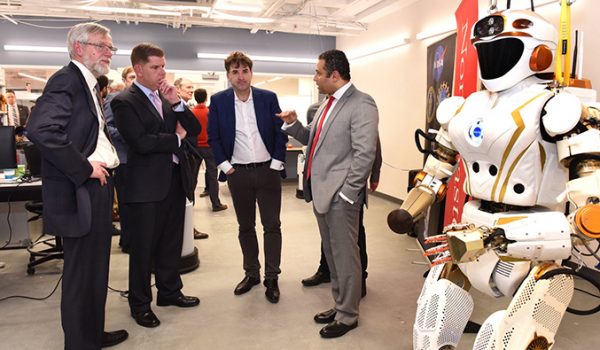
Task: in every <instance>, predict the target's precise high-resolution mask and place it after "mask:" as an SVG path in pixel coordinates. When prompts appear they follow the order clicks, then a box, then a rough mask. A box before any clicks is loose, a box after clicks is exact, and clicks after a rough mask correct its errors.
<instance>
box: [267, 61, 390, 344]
mask: <svg viewBox="0 0 600 350" xmlns="http://www.w3.org/2000/svg"><path fill="white" fill-rule="evenodd" d="M313 80H314V81H315V83H316V84H317V87H318V88H319V92H321V93H323V94H327V95H329V100H328V101H327V103H323V105H322V106H321V107H320V108H319V110H318V111H317V114H316V115H317V116H318V118H315V119H314V120H313V121H312V122H311V123H310V124H309V125H308V126H306V127H305V126H303V125H302V124H301V123H300V122H299V121H297V115H296V113H295V112H294V111H286V112H282V113H280V114H279V117H280V118H281V119H283V121H285V122H286V124H285V125H284V126H283V129H284V130H285V132H286V133H287V134H288V135H290V136H293V137H294V138H295V139H296V140H298V141H300V142H301V143H303V144H305V145H308V148H307V154H308V158H307V161H306V162H305V169H304V198H305V199H306V201H307V202H310V201H311V200H312V202H313V210H314V213H315V216H316V218H317V223H318V225H319V231H320V233H321V240H322V242H323V251H324V253H325V257H326V258H327V263H328V265H329V267H330V270H331V289H332V294H333V299H334V301H335V307H334V308H332V309H329V310H327V311H323V312H320V313H318V314H316V315H315V317H314V320H315V322H317V323H323V324H327V325H326V326H325V327H323V328H322V329H321V331H320V334H321V336H322V337H323V338H335V337H340V336H342V335H344V334H346V333H347V332H348V331H350V330H352V329H354V328H356V326H358V307H359V303H360V297H361V281H362V276H361V265H360V256H359V251H358V245H357V243H356V242H357V241H358V225H359V223H358V220H359V213H360V208H361V206H362V205H363V203H364V202H365V201H366V191H365V188H366V183H367V178H368V176H369V173H370V171H371V168H372V165H373V161H374V159H375V150H376V147H377V137H378V132H377V123H378V119H379V117H378V112H377V106H376V105H375V101H374V100H373V98H371V96H369V95H367V94H365V93H363V92H361V91H359V90H358V89H356V88H355V87H354V86H353V85H352V83H351V82H350V64H349V63H348V59H347V58H346V55H345V54H344V53H343V52H342V51H339V50H330V51H325V52H323V53H322V54H321V55H319V61H318V63H317V67H316V73H315V76H314V78H313Z"/></svg>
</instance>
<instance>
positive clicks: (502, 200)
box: [500, 144, 531, 202]
mask: <svg viewBox="0 0 600 350" xmlns="http://www.w3.org/2000/svg"><path fill="white" fill-rule="evenodd" d="M529 147H531V144H530V145H529V146H527V148H525V149H524V150H523V152H521V153H520V154H519V155H518V156H517V159H515V161H514V162H513V163H512V164H511V165H510V167H509V168H508V173H507V174H506V177H505V178H504V183H503V184H502V188H501V189H500V202H504V196H505V195H506V188H507V187H508V181H509V180H510V177H511V176H512V173H513V171H515V167H516V166H517V164H519V161H520V160H521V158H523V156H524V155H525V153H526V152H527V150H529Z"/></svg>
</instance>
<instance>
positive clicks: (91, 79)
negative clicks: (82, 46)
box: [71, 60, 98, 91]
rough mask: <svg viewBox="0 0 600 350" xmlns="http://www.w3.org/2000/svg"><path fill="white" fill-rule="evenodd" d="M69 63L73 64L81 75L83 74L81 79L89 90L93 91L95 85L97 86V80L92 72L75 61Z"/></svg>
mask: <svg viewBox="0 0 600 350" xmlns="http://www.w3.org/2000/svg"><path fill="white" fill-rule="evenodd" d="M71 62H73V64H74V65H76V66H77V68H79V70H80V71H81V74H83V78H84V79H85V83H86V84H87V86H88V87H89V89H90V90H91V91H94V88H95V87H96V84H98V79H96V77H95V76H94V74H92V72H91V71H90V70H89V69H88V68H87V67H86V66H85V65H84V64H83V63H81V62H79V61H76V60H72V61H71Z"/></svg>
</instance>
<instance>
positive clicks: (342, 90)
mask: <svg viewBox="0 0 600 350" xmlns="http://www.w3.org/2000/svg"><path fill="white" fill-rule="evenodd" d="M350 86H352V82H347V83H346V84H344V86H342V87H341V88H339V89H337V91H336V92H334V93H333V95H332V96H333V98H335V99H336V100H339V99H340V98H342V96H344V93H345V92H346V90H348V89H349V88H350Z"/></svg>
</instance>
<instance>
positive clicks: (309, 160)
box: [306, 96, 335, 180]
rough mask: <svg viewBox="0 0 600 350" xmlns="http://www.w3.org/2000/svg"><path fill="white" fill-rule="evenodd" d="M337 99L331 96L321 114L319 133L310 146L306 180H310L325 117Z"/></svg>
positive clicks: (318, 126) (316, 133)
mask: <svg viewBox="0 0 600 350" xmlns="http://www.w3.org/2000/svg"><path fill="white" fill-rule="evenodd" d="M334 99H335V98H334V97H333V96H329V101H327V106H325V110H323V113H322V114H321V119H319V125H317V131H316V132H315V138H314V139H313V142H312V145H311V146H310V156H309V157H308V166H307V167H306V180H308V179H310V168H311V167H312V160H313V156H314V155H315V148H317V142H319V135H321V128H322V127H323V122H324V121H325V117H326V116H327V112H329V107H331V104H332V103H333V100H334Z"/></svg>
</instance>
